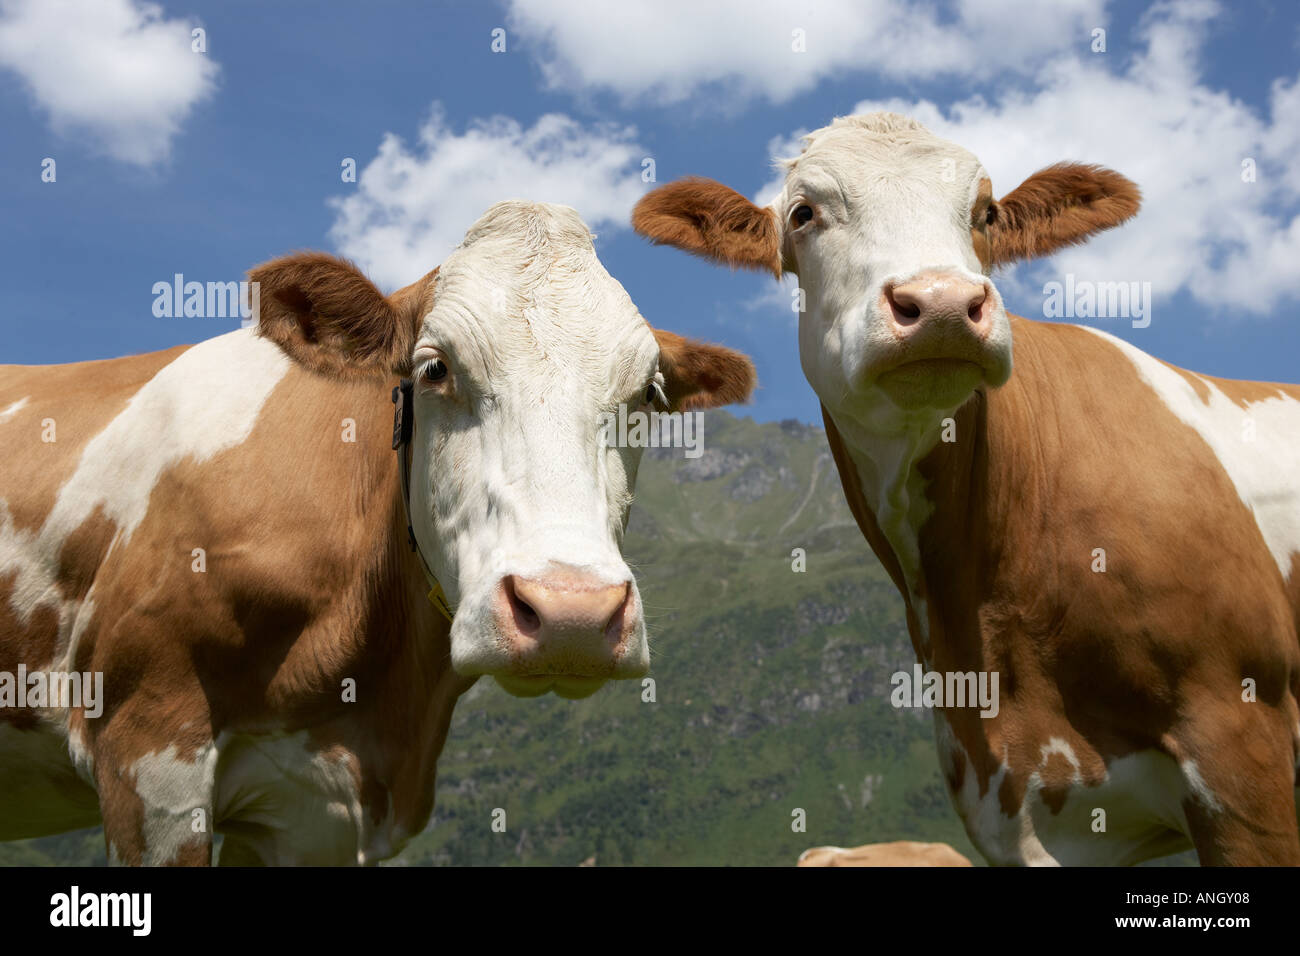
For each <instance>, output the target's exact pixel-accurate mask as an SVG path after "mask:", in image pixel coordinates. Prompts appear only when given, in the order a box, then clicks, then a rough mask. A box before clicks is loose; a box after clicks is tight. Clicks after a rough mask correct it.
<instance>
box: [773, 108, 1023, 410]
mask: <svg viewBox="0 0 1300 956" xmlns="http://www.w3.org/2000/svg"><path fill="white" fill-rule="evenodd" d="M992 199H993V197H992V192H991V189H990V184H989V179H988V175H987V174H986V173H985V172H984V169H983V167H981V166H980V164H979V161H978V160H976V159H975V157H974V156H972V155H971V154H970V153H968V152H966V150H964V149H961V148H960V147H958V146H955V145H953V144H951V143H946V142H944V141H942V140H940V139H938V138H937V137H935V136H933V135H931V134H930V133H928V132H927V131H925V130H924V129H920V128H914V127H913V126H911V124H910V121H901V122H900V121H899V118H894V117H887V118H885V119H883V120H882V119H881V118H879V117H875V116H872V117H855V118H853V119H850V120H844V121H839V122H837V123H836V124H835V125H833V126H830V127H827V128H826V129H823V130H819V131H818V132H816V133H813V134H812V135H811V136H809V137H808V145H807V147H806V148H805V150H804V152H803V154H802V155H801V156H799V157H798V158H797V159H795V160H792V161H791V162H790V163H789V164H788V170H787V175H786V182H785V188H784V189H783V191H782V192H781V194H780V195H779V196H778V197H777V198H776V200H775V201H774V202H773V203H772V205H771V206H770V207H769V208H770V209H771V210H772V212H773V214H774V217H775V218H776V221H777V223H779V224H780V228H781V232H782V237H783V251H784V254H785V258H786V260H787V263H788V267H789V268H790V269H791V270H792V271H794V272H797V273H798V275H799V284H800V286H801V288H802V289H803V290H804V296H805V302H804V306H805V308H804V312H803V313H802V315H801V316H800V319H799V344H800V350H799V351H800V357H801V361H802V363H803V369H804V373H805V374H806V375H807V377H808V380H809V382H810V383H811V384H812V386H813V388H814V389H815V390H816V392H817V394H818V395H819V396H820V397H821V399H822V401H823V403H825V404H826V405H827V406H828V407H829V408H831V409H832V411H837V412H840V413H841V414H843V415H847V416H849V417H852V418H854V419H857V420H859V421H860V422H861V423H862V424H864V425H867V426H870V425H872V424H877V425H884V424H886V423H887V422H888V421H889V420H891V419H893V418H896V417H898V416H899V415H907V414H910V413H912V412H914V411H917V410H921V409H935V410H943V411H948V410H951V409H953V408H955V407H956V406H958V405H960V404H961V403H962V402H964V401H965V400H966V398H967V397H968V396H969V395H970V394H971V392H972V391H973V390H974V389H975V388H976V387H977V386H979V385H981V384H983V385H990V386H997V385H1001V384H1002V383H1003V382H1005V381H1006V380H1007V377H1008V376H1009V375H1010V374H1011V327H1010V323H1009V321H1008V319H1007V314H1006V311H1005V309H1004V308H1003V306H1002V299H1001V297H1000V296H999V295H998V292H997V289H996V288H995V287H994V285H993V283H992V282H991V281H990V280H989V278H988V275H987V273H988V270H989V265H990V263H989V259H988V254H987V250H988V236H987V227H988V224H989V221H990V219H989V217H990V210H991V209H992V208H993V206H992ZM980 250H982V251H983V252H984V258H983V261H981V257H980Z"/></svg>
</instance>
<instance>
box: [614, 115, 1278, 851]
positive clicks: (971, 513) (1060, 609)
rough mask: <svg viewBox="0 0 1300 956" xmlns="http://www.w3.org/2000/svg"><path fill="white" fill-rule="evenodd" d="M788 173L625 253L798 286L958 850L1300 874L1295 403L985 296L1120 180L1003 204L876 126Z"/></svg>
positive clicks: (689, 208)
mask: <svg viewBox="0 0 1300 956" xmlns="http://www.w3.org/2000/svg"><path fill="white" fill-rule="evenodd" d="M784 171H785V177H784V183H783V186H782V188H781V191H780V193H779V195H777V197H776V198H775V199H774V200H773V201H772V202H771V203H770V204H768V205H766V206H764V207H759V206H757V205H756V204H754V203H753V202H751V201H750V200H748V199H746V198H745V197H744V196H741V195H740V194H739V193H736V192H734V191H733V190H731V189H729V188H728V187H726V186H724V185H722V184H720V183H718V182H715V181H711V180H706V179H698V178H692V179H685V180H679V181H677V182H673V183H669V184H666V185H664V186H662V187H659V188H658V189H656V190H654V191H652V192H650V193H648V194H647V195H646V196H645V197H643V198H642V200H641V202H640V203H639V204H638V206H637V207H636V209H635V210H634V212H633V224H634V226H635V228H636V229H637V230H638V231H639V232H640V233H641V234H642V235H644V236H646V237H648V238H650V239H651V240H653V241H655V242H657V243H664V244H668V245H673V246H677V247H679V248H681V249H685V250H687V251H689V252H692V253H695V254H698V255H701V256H704V257H706V258H708V259H711V260H713V261H716V262H719V263H724V264H727V265H730V266H732V267H733V268H734V267H744V268H752V269H757V270H761V271H765V272H769V273H771V274H773V275H776V276H781V275H784V274H792V275H795V276H797V277H798V282H799V286H800V288H801V290H802V293H803V295H804V297H805V299H804V308H803V310H802V312H801V314H800V315H799V322H798V324H799V331H798V335H799V355H800V362H801V365H802V368H803V372H804V375H805V377H806V378H807V380H808V381H809V383H810V384H811V385H812V388H813V390H814V391H815V392H816V394H817V395H818V397H819V398H820V400H821V405H822V415H823V420H824V422H825V426H826V433H827V439H828V441H829V443H830V446H831V450H832V452H833V457H834V460H835V462H836V465H837V466H838V470H839V475H840V481H841V485H842V488H843V490H844V493H845V495H846V497H847V499H848V503H849V505H850V508H851V510H852V511H853V514H854V516H855V517H856V519H857V522H858V525H859V527H860V528H861V530H862V532H863V535H864V536H865V537H866V539H867V541H868V542H869V544H870V546H871V549H872V550H873V551H874V552H875V554H876V556H877V557H878V558H879V560H880V562H881V563H882V565H883V566H884V567H885V569H886V570H887V571H888V573H889V576H890V577H891V579H892V580H893V583H894V584H895V585H896V587H897V589H898V590H899V592H900V593H901V595H902V597H903V600H904V603H905V610H906V616H907V626H908V630H909V633H910V636H911V641H912V645H913V649H914V651H915V655H916V659H917V662H918V663H919V664H920V665H921V666H922V667H923V668H924V680H925V682H926V684H927V692H926V694H927V696H926V700H925V703H928V704H932V705H933V704H938V705H942V706H935V708H934V711H933V717H934V724H935V736H936V742H937V749H938V753H939V757H940V765H941V769H942V772H943V777H944V779H945V781H946V784H947V789H948V791H949V794H950V796H951V799H952V801H953V803H954V806H955V809H956V811H957V813H958V814H959V815H960V817H961V819H962V820H963V822H964V824H965V827H966V830H967V832H968V833H969V835H970V838H971V840H972V842H973V843H974V844H975V846H976V847H977V848H978V849H979V851H980V852H981V853H982V854H983V855H984V856H985V857H987V858H988V860H989V861H990V862H992V863H995V864H1053V863H1059V864H1092V865H1109V864H1113V865H1119V864H1132V863H1137V862H1139V861H1141V860H1144V859H1147V858H1151V857H1155V856H1160V855H1165V854H1168V853H1172V852H1175V851H1178V850H1181V849H1187V848H1189V847H1194V848H1195V850H1196V852H1197V855H1198V857H1199V859H1200V861H1201V862H1202V863H1203V864H1297V863H1300V838H1298V837H1297V819H1296V785H1297V769H1298V768H1297V754H1298V753H1300V716H1298V711H1297V698H1298V697H1300V643H1298V642H1297V629H1298V627H1300V624H1298V622H1300V387H1297V386H1295V385H1278V384H1263V383H1256V382H1242V381H1227V380H1224V379H1220V378H1214V377H1211V376H1208V375H1198V374H1195V373H1192V372H1189V371H1184V370H1182V369H1180V368H1175V367H1173V366H1171V365H1168V364H1166V363H1164V362H1162V361H1159V360H1157V359H1155V358H1153V357H1151V356H1149V355H1147V354H1145V353H1144V352H1142V351H1140V350H1139V349H1137V348H1135V347H1134V346H1132V345H1130V344H1127V343H1126V342H1124V341H1123V340H1121V339H1119V338H1117V337H1115V336H1112V335H1110V334H1108V333H1106V332H1103V331H1100V330H1095V329H1092V328H1086V327H1080V326H1075V325H1069V324H1064V323H1049V322H1042V321H1031V320H1029V319H1025V318H1021V317H1018V316H1011V315H1008V313H1007V311H1006V309H1005V307H1004V305H1003V301H1002V298H1001V296H1000V294H999V292H998V289H997V287H996V286H995V285H994V283H993V281H992V279H991V275H992V271H993V269H994V268H995V267H998V266H1002V265H1006V264H1008V263H1012V262H1016V261H1019V260H1024V259H1029V258H1032V257H1036V256H1046V255H1049V254H1051V253H1053V252H1055V251H1057V250H1059V249H1061V248H1063V247H1066V246H1069V245H1070V244H1073V243H1080V242H1083V241H1085V240H1086V239H1087V238H1088V237H1089V236H1091V235H1093V234H1095V233H1097V232H1098V231H1100V230H1104V229H1109V228H1111V227H1114V226H1118V225H1120V224H1121V223H1123V222H1125V221H1126V220H1128V219H1129V218H1130V217H1132V216H1133V215H1134V214H1135V213H1136V212H1137V210H1138V207H1139V203H1140V195H1139V190H1138V188H1137V187H1136V185H1135V184H1134V183H1132V182H1131V181H1129V180H1128V179H1126V178H1125V177H1123V176H1121V175H1119V174H1118V173H1116V172H1113V171H1111V170H1109V169H1105V168H1101V167H1098V166H1093V165H1083V164H1077V163H1060V164H1057V165H1054V166H1050V167H1048V168H1046V169H1043V170H1041V171H1039V172H1037V173H1034V174H1033V175H1032V176H1030V177H1029V178H1028V179H1026V180H1025V181H1024V182H1023V183H1021V184H1020V185H1019V186H1018V187H1016V188H1015V189H1013V190H1012V191H1011V192H1010V193H1008V194H1006V195H1004V196H1003V197H1002V198H1001V199H997V200H995V199H994V195H993V190H992V184H991V182H990V179H989V176H988V174H987V173H986V172H985V170H984V168H983V167H982V166H981V165H980V163H979V160H978V159H976V157H975V156H973V155H972V154H971V153H969V152H967V151H966V150H964V149H962V148H961V147H959V146H957V145H955V144H953V143H950V142H947V141H945V140H942V139H940V138H939V137H937V136H935V135H934V134H933V133H931V132H930V131H929V130H927V129H925V128H924V127H923V126H922V125H921V124H919V123H917V122H916V121H914V120H912V119H910V118H907V117H904V116H900V115H897V114H892V113H870V114H864V115H857V116H851V117H844V118H839V119H836V120H835V121H834V122H832V123H831V124H830V125H829V126H827V127H824V128H822V129H819V130H817V131H816V132H813V133H811V134H810V135H809V136H807V137H806V139H805V140H804V145H803V149H802V151H801V153H800V155H799V156H798V157H796V158H794V159H792V160H790V161H787V162H786V163H785V167H784ZM1013 341H1014V343H1015V350H1014V351H1015V365H1014V370H1013V365H1012V343H1013ZM913 666H916V665H913ZM954 675H956V676H958V677H959V678H960V679H961V680H962V681H964V680H967V679H969V678H970V677H973V676H976V675H984V676H986V677H988V678H989V683H990V685H991V684H992V678H993V677H995V676H996V677H998V678H1000V681H999V684H998V688H999V689H998V696H999V698H1000V707H996V708H985V709H983V710H977V709H976V708H974V707H971V706H961V704H962V701H961V695H960V691H961V689H962V684H961V683H960V682H957V683H956V688H955V689H956V691H957V693H949V692H948V688H949V687H951V686H953V685H952V683H950V679H951V678H952V677H953V676H954ZM932 678H933V679H932ZM940 682H942V684H940ZM895 690H896V691H897V690H898V687H897V686H896V688H895ZM931 690H933V691H934V693H933V694H931V693H930V691H931ZM966 703H968V704H969V700H967V701H966Z"/></svg>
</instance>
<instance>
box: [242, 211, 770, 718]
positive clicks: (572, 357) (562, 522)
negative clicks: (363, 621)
mask: <svg viewBox="0 0 1300 956" xmlns="http://www.w3.org/2000/svg"><path fill="white" fill-rule="evenodd" d="M250 278H251V279H252V280H253V281H255V282H257V283H259V286H260V289H261V294H260V301H261V310H260V312H261V314H260V318H259V327H260V329H261V332H262V334H263V335H265V336H267V337H268V338H271V339H273V340H274V341H276V342H277V343H278V344H279V345H280V346H281V347H282V348H283V349H284V350H285V351H286V352H287V353H288V354H289V355H290V356H291V357H292V358H293V359H294V360H295V361H297V362H299V363H300V364H302V365H304V366H306V367H308V368H311V369H313V370H315V371H317V372H320V373H321V374H326V375H332V376H336V377H356V376H362V377H364V378H366V379H367V380H369V379H372V378H377V379H378V380H379V381H381V382H382V381H384V380H386V379H387V378H388V377H389V376H391V375H393V374H394V373H397V374H400V375H407V376H410V377H411V378H412V379H413V380H414V389H413V402H414V423H415V424H414V435H413V437H412V442H411V448H412V451H411V488H410V495H411V499H410V510H411V523H412V525H413V527H414V530H415V536H416V540H417V541H418V543H419V545H420V551H421V553H422V554H423V555H424V557H425V559H426V560H427V561H428V563H429V565H430V567H431V568H432V571H433V573H434V574H435V575H436V576H437V578H438V580H439V583H440V584H441V585H442V587H443V589H444V590H445V591H446V592H447V596H448V598H449V599H450V601H451V604H452V605H453V607H454V608H455V615H454V618H453V621H452V625H451V658H452V664H453V666H454V667H455V669H456V670H457V671H458V672H460V673H461V674H463V675H465V676H476V675H492V676H494V677H495V678H497V680H498V681H499V682H500V683H501V684H502V686H504V687H505V688H506V689H507V690H508V691H510V692H511V693H514V694H518V695H521V696H532V695H536V694H543V693H546V692H547V691H549V690H554V691H556V692H557V693H559V694H562V695H564V696H567V697H582V696H585V695H587V694H590V693H592V692H593V691H595V690H596V689H597V688H598V687H600V685H601V684H603V683H604V682H605V681H606V680H609V679H610V678H626V677H637V676H640V675H642V674H644V673H645V672H646V670H647V669H648V666H649V651H648V649H647V645H646V634H645V620H644V617H643V615H642V611H641V599H640V595H639V594H638V592H637V587H636V582H635V581H633V579H632V574H631V572H630V571H629V570H628V566H627V564H626V562H625V561H624V560H623V557H622V554H621V551H620V547H621V544H622V536H623V528H624V526H625V524H626V522H627V516H628V508H629V507H630V505H631V503H632V491H633V485H634V483H635V480H636V469H637V464H638V462H639V460H640V455H641V449H640V448H637V447H615V446H614V445H613V444H610V443H607V441H606V439H605V434H606V429H605V428H604V427H603V426H604V425H605V422H606V421H607V420H608V419H607V416H609V415H610V414H615V415H616V414H617V411H618V409H619V406H627V410H628V412H632V411H649V410H650V409H651V406H652V405H653V406H654V408H655V410H662V411H669V410H673V411H688V410H691V409H697V408H708V407H713V406H716V405H723V404H727V403H729V402H735V401H744V400H745V399H746V398H747V397H748V396H749V393H750V391H751V390H752V389H753V386H754V370H753V365H752V364H751V363H750V362H749V360H748V359H747V358H745V357H744V356H743V355H740V354H739V353H736V352H732V351H731V350H729V349H725V348H722V347H720V346H715V345H707V344H705V343H701V342H692V341H689V340H687V339H683V338H681V337H680V336H677V335H674V334H673V333H671V332H664V331H661V330H656V329H652V328H651V327H650V326H649V325H647V324H646V322H645V320H644V319H643V318H642V317H641V315H640V314H639V313H638V312H637V310H636V307H635V306H634V305H633V304H632V301H631V299H629V298H628V296H627V293H626V292H624V291H623V287H622V286H621V285H619V284H618V282H616V281H615V280H614V279H613V278H612V277H611V276H610V275H609V273H608V272H606V271H605V269H604V267H603V266H602V265H601V264H600V261H599V260H598V259H597V258H596V253H595V249H594V248H593V247H592V242H591V234H590V233H589V232H588V231H587V228H586V226H585V225H583V223H582V220H581V219H579V218H578V215H577V213H575V212H574V211H573V210H572V209H568V208H567V207H563V206H550V205H544V204H540V203H526V202H513V201H512V202H504V203H498V204H497V205H496V206H493V207H492V208H491V209H490V210H488V212H487V213H486V214H485V215H484V216H483V218H482V219H480V220H479V221H478V222H477V223H476V224H475V225H474V226H473V227H472V228H471V229H470V230H469V232H468V233H467V234H466V237H465V240H464V241H463V242H462V243H461V245H460V246H459V247H458V248H457V249H456V251H455V252H453V253H452V254H451V256H449V257H448V259H447V261H446V262H445V263H443V264H442V265H441V266H440V267H439V268H438V269H437V270H435V271H434V272H431V273H430V274H429V275H427V276H425V277H424V278H423V279H420V280H419V281H417V282H414V283H412V284H411V285H409V286H407V287H405V288H403V289H400V290H398V291H397V292H394V293H393V294H392V295H390V296H387V297H385V296H383V295H381V294H380V293H379V291H378V290H377V289H376V288H375V287H374V285H373V284H372V283H371V282H370V281H369V280H368V279H366V277H365V276H363V275H362V274H361V273H360V272H358V271H357V269H356V268H355V267H354V266H352V265H351V264H349V263H346V262H343V261H341V260H339V259H336V258H335V257H333V256H329V255H325V254H322V253H300V254H297V255H293V256H286V257H284V258H282V259H277V260H274V261H272V262H270V263H267V264H265V265H263V266H260V267H258V268H257V269H254V270H253V271H252V272H251V273H250Z"/></svg>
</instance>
